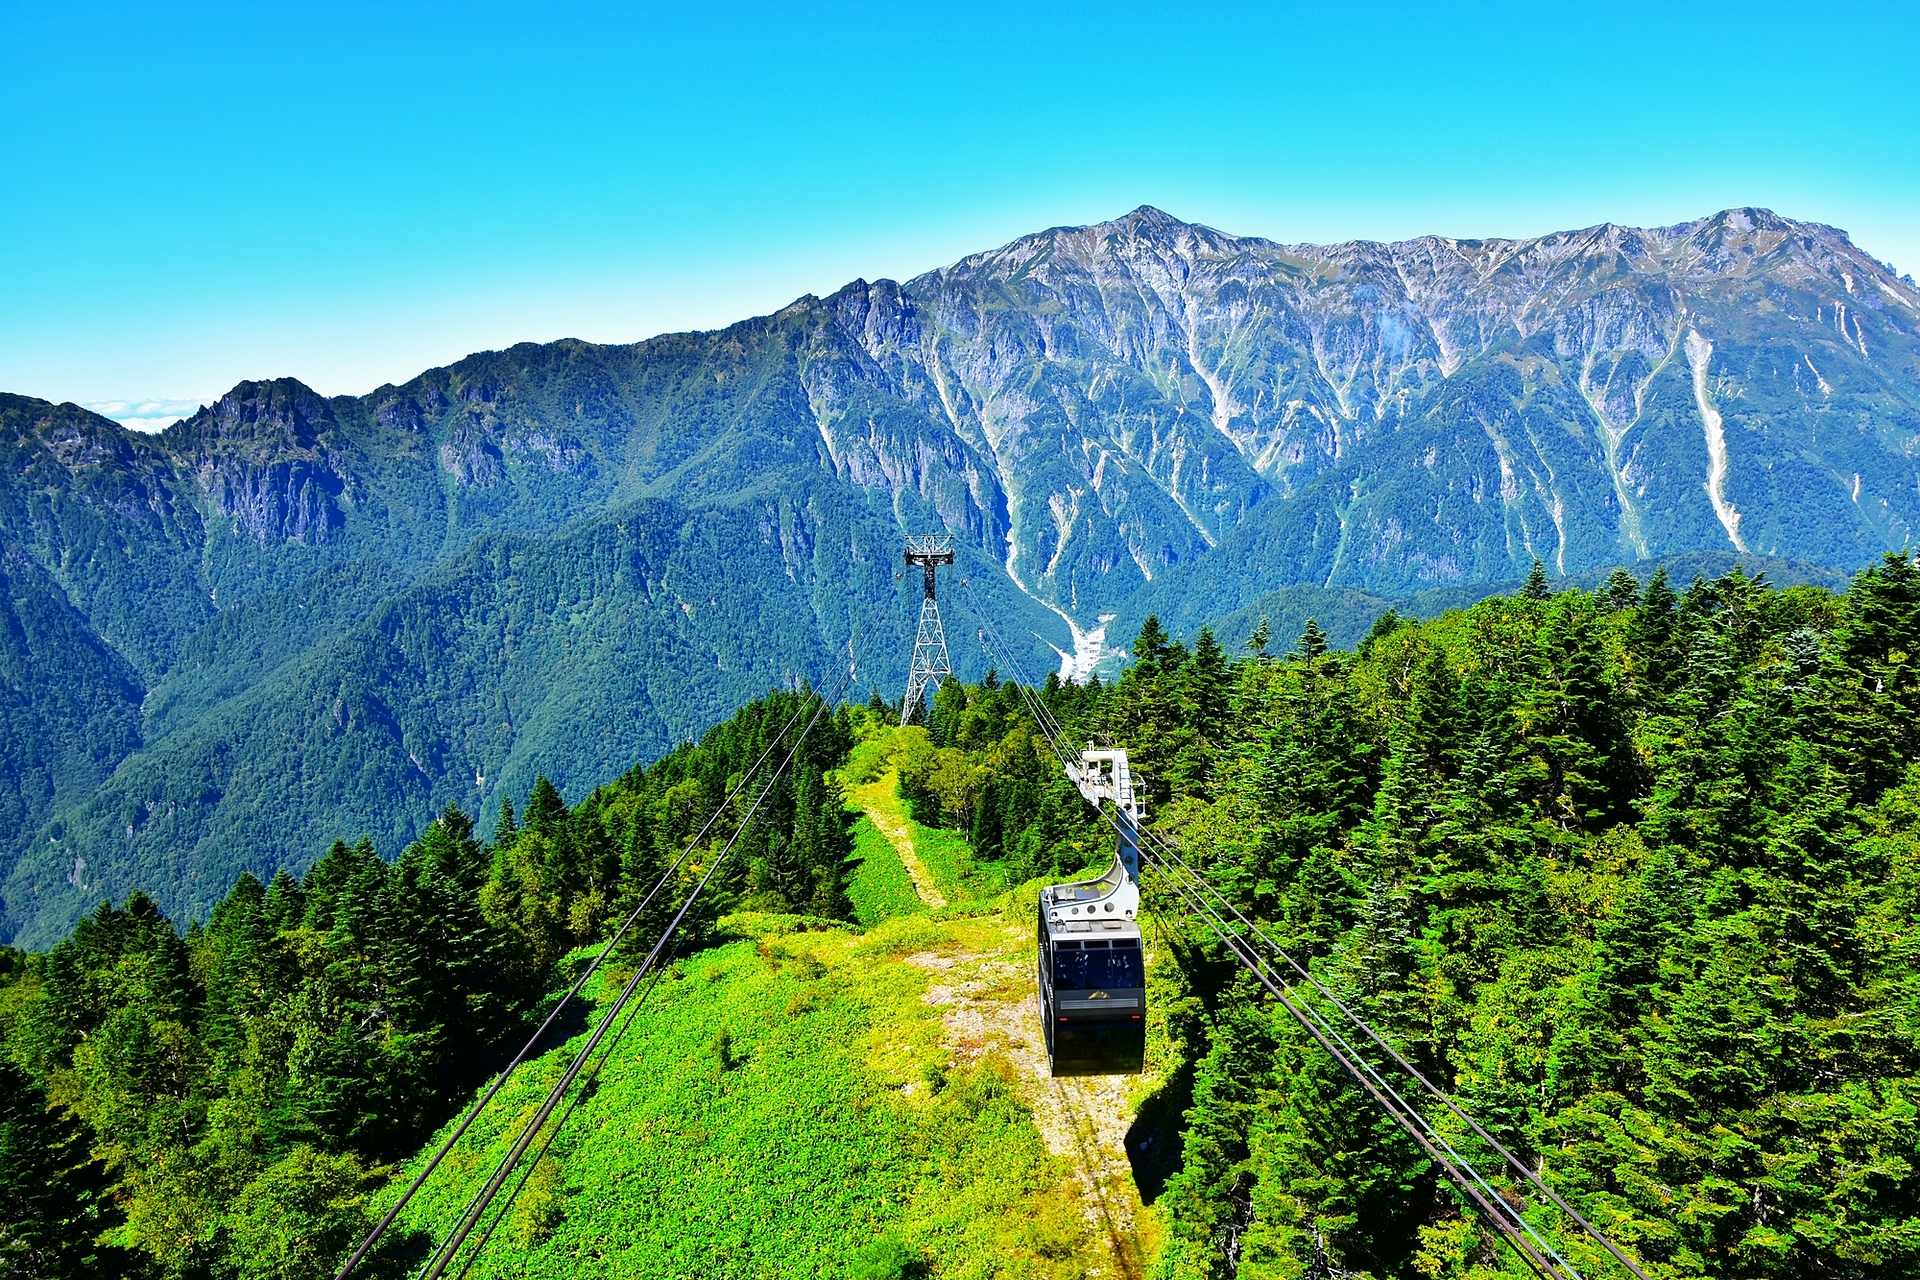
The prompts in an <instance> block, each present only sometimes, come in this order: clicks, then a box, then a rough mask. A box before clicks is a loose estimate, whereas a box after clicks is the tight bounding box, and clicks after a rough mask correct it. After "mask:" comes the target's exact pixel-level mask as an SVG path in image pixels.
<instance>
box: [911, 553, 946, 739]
mask: <svg viewBox="0 0 1920 1280" xmlns="http://www.w3.org/2000/svg"><path fill="white" fill-rule="evenodd" d="M907 563H908V564H917V565H919V566H920V567H921V569H923V570H924V571H925V572H926V598H925V599H924V600H922V601H921V602H920V633H919V635H917V636H916V637H915V638H914V641H913V666H912V668H911V672H912V673H911V674H910V675H909V676H908V677H907V696H906V697H905V698H904V699H903V700H902V701H901V703H900V723H901V724H912V723H913V719H914V713H915V712H917V711H919V710H920V704H921V701H922V700H923V699H924V700H926V701H927V702H928V703H929V704H931V703H932V700H933V695H934V694H935V693H936V692H938V690H939V688H940V682H941V681H942V680H944V679H946V678H947V677H948V676H950V675H952V674H953V662H952V660H951V659H950V658H948V657H947V631H946V628H945V627H943V626H941V625H940V606H939V604H938V603H937V602H936V601H935V600H934V594H933V569H934V566H935V565H941V564H952V563H953V535H952V534H949V533H910V534H908V535H907ZM927 714H928V715H929V716H931V715H932V714H933V708H932V706H931V705H929V706H928V708H927Z"/></svg>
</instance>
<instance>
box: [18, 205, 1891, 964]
mask: <svg viewBox="0 0 1920 1280" xmlns="http://www.w3.org/2000/svg"><path fill="white" fill-rule="evenodd" d="M1917 446H1920V290H1916V288H1915V287H1914V285H1913V283H1912V281H1911V280H1910V279H1908V278H1906V277H1901V276H1898V275H1896V274H1895V273H1894V271H1893V270H1892V268H1890V267H1888V266H1886V265H1885V264H1882V263H1880V262H1878V261H1876V260H1875V259H1874V258H1872V257H1871V256H1870V255H1868V254H1866V253H1864V252H1862V251H1861V250H1860V249H1858V248H1856V247H1855V246H1854V245H1853V244H1852V243H1851V242H1850V241H1849V240H1848V239H1847V237H1846V235H1845V234H1844V233H1842V232H1840V231H1838V230H1835V229H1833V228H1830V227H1825V226H1821V225H1817V224H1813V223H1804V222H1795V221H1791V220H1789V219H1785V218H1781V217H1779V216H1777V215H1775V214H1773V213H1770V212H1768V211H1765V210H1760V209H1738V210H1729V211H1726V212H1723V213H1720V214H1717V215H1714V216H1713V217H1709V218H1703V219H1700V220H1698V221H1696V222H1690V223H1685V224H1682V225H1679V226H1674V227H1665V228H1656V229H1632V228H1625V227H1617V226H1612V225H1602V226H1598V227H1592V228H1588V229H1586V230H1582V231H1575V232H1565V233H1561V234H1557V235H1551V236H1545V237H1541V238H1538V239H1530V240H1457V239H1450V238H1445V237H1435V236H1429V237H1423V238H1421V239H1417V240H1410V241H1405V242H1400V243H1395V244H1378V243H1371V242H1352V243H1347V244H1341V245H1332V246H1311V245H1282V244H1278V243H1274V242H1271V241H1267V240H1261V239H1253V238H1243V237H1236V236H1231V235H1227V234H1224V233H1222V232H1218V231H1214V230H1212V229H1209V228H1206V227H1201V226H1196V225H1192V224H1189V223H1184V222H1181V221H1179V220H1177V219H1175V218H1172V217H1170V216H1168V215H1167V214H1164V213H1162V212H1160V211H1158V210H1155V209H1151V208H1141V209H1138V210H1135V211H1134V212H1133V213H1131V214H1128V215H1127V216H1126V217H1124V218H1121V219H1118V220H1116V221H1114V222H1109V223H1102V224H1100V225H1097V226H1091V227H1078V228H1057V229H1054V230H1051V231H1047V232H1043V233H1040V234H1038V235H1032V236H1027V237H1023V238H1021V239H1019V240H1016V241H1014V242H1013V243H1012V244H1009V245H1007V246H1005V247H1003V248H1000V249H997V250H994V251H992V252H988V253H982V254H978V255H975V256H973V257H969V258H967V259H964V260H963V261H961V262H958V263H955V264H954V265H952V266H949V267H946V268H942V269H940V270H937V271H933V272H930V273H928V274H926V275H923V276H920V277H918V278H916V279H914V280H911V281H908V282H906V283H904V284H901V283H895V282H892V281H886V280H881V281H874V282H867V281H856V282H854V283H852V284H850V285H848V286H846V287H845V288H843V289H841V290H840V291H839V292H837V293H835V294H833V295H832V296H830V297H827V298H816V297H812V296H808V297H804V298H801V299H799V300H797V301H795V302H794V303H792V304H791V305H789V306H788V307H786V308H784V309H783V310H781V311H779V312H777V313H775V314H773V315H770V316H764V317H759V318H756V319H751V320H745V321H742V322H741V323H739V324H736V325H733V326H731V327H729V328H727V329H723V330H719V331H715V332H710V333H693V334H673V335H666V336H662V337H658V338H654V339H650V340H648V341H645V342H640V343H635V344H632V345H626V346H602V345H595V344H590V343H584V342H577V341H563V342H555V343H548V344H541V345H536V344H530V343H529V344H522V345H520V346H516V347H513V348H511V349H509V350H506V351H497V352H485V353H480V354H477V355H473V356H470V357H468V358H467V359H465V360H462V361H460V362H458V363H456V364H453V365H450V366H447V367H445V368H441V369H434V370H430V371H428V372H426V373H423V374H421V375H420V376H419V377H417V378H415V379H413V380H412V381H410V382H408V383H406V384H405V385H404V386H383V387H381V388H379V389H377V390H375V391H373V392H372V393H370V394H368V395H365V396H337V397H325V396H321V395H319V394H317V393H315V392H314V391H312V390H311V389H309V388H307V387H306V386H304V385H302V384H301V383H299V382H298V381H295V380H293V379H291V378H282V379H277V380H272V381H264V382H246V383H242V384H240V385H239V386H237V387H235V388H234V389H233V390H232V391H230V392H229V393H228V394H227V395H225V396H224V397H222V398H221V399H220V400H219V401H218V402H217V403H215V404H213V405H210V406H207V407H205V408H203V409H201V410H200V412H199V413H197V414H195V415H193V416H192V417H190V418H188V419H185V420H183V421H181V422H178V423H176V424H174V425H173V426H172V427H169V428H168V429H167V430H166V431H165V432H164V433H162V434H160V435H158V436H147V435H141V434H136V433H133V432H130V431H127V430H126V429H124V428H122V427H120V426H118V425H117V424H115V423H113V422H110V421H108V420H106V419H104V418H101V417H99V416H97V415H94V414H91V413H89V412H88V411H86V410H84V409H81V408H79V407H78V406H76V405H72V404H61V405H54V404H50V403H48V402H46V401H42V400H35V399H30V398H27V397H23V396H0V731H3V732H0V899H3V900H4V915H3V916H0V936H4V937H8V938H11V939H12V940H13V941H14V942H15V943H17V944H19V945H26V946H38V945H45V944H46V943H48V942H50V941H52V940H53V939H55V938H57V937H59V936H61V934H63V933H64V931H65V929H66V927H67V925H68V924H69V923H70V922H71V921H72V920H73V918H74V917H75V916H76V915H77V913H78V912H80V911H81V910H83V909H85V908H86V907H87V906H89V905H91V904H92V903H94V902H97V901H99V900H100V899H101V898H103V897H108V896H111V897H115V898H118V897H120V896H122V895H123V894H124V893H125V892H127V891H128V890H130V889H131V888H134V887H136V886H139V887H145V888H148V889H150V890H152V891H153V892H155V893H156V895H157V896H158V897H159V898H160V900H161V902H162V903H163V905H164V906H165V907H166V908H167V909H168V910H169V911H170V912H171V913H173V914H175V915H176V916H177V917H183V918H186V917H195V916H198V915H200V914H202V913H204V912H205V911H206V910H207V909H208V907H209V906H210V904H211V903H212V902H213V901H215V900H217V899H218V898H219V897H220V896H221V895H222V894H224V892H225V891H226V888H227V886H228V885H229V884H230V883H231V881H232V878H233V876H234V875H235V874H237V873H238V872H239V871H240V870H242V869H248V870H252V871H254V872H255V873H256V874H259V875H261V876H263V878H264V877H265V876H268V875H270V874H271V873H272V871H273V870H274V869H275V868H277V867H280V866H287V867H289V868H290V869H293V870H299V869H301V868H303V867H304V866H306V865H307V864H308V863H310V862H311V861H312V860H313V859H314V858H316V857H317V856H318V855H319V854H320V852H321V851H322V850H323V849H324V848H325V846H326V844H327V843H328V842H330V841H331V840H332V839H333V838H335V837H337V836H344V837H347V838H349V839H352V838H354V837H356V836H358V835H360V834H362V833H365V834H369V835H371V836H372V837H373V838H374V840H375V842H376V844H377V845H378V847H379V848H380V849H381V850H382V851H383V852H387V853H392V852H394V851H395V850H396V849H397V848H398V847H399V846H400V845H401V844H402V843H404V842H405V841H406V840H408V839H409V838H411V836H412V834H413V833H414V832H416V831H417V830H419V829H420V828H421V827H422V826H423V825H424V824H425V823H426V822H427V821H428V820H429V819H430V818H431V816H432V815H433V814H434V813H435V812H437V811H438V810H439V809H440V808H441V807H443V806H444V805H446V804H449V803H457V804H459V805H461V806H463V807H465V808H467V809H468V810H470V811H474V812H488V813H491V812H492V811H495V810H497V809H498V807H499V805H500V802H501V800H502V799H503V798H506V797H518V796H524V795H525V794H526V791H527V789H528V787H529V786H530V785H531V783H532V780H533V778H534V777H535V776H536V775H538V774H546V775H548V776H550V777H552V778H553V779H554V781H555V782H556V783H557V784H559V785H560V786H561V787H562V788H563V790H565V791H567V793H568V794H569V795H574V796H577V795H579V794H580V793H582V792H584V791H585V790H588V789H590V788H592V787H593V786H595V785H597V784H599V783H601V782H604V781H607V780H608V779H610V778H612V777H614V776H616V775H617V774H619V773H620V772H621V771H623V770H624V769H625V768H627V767H628V766H629V765H631V764H633V763H634V762H636V761H640V760H645V759H649V758H651V757H653V756H655V755H657V754H659V753H660V752H661V751H663V750H664V749H665V748H666V747H667V746H669V745H671V744H672V743H673V742H675V741H678V740H681V739H684V738H687V737H689V736H691V735H693V734H695V733H697V732H699V731H700V730H701V729H703V728H704V727H706V726H707V725H709V724H711V723H713V722H715V721H716V720H718V719H720V718H722V717H723V716H724V715H725V714H726V713H727V712H728V711H729V710H730V709H731V708H732V707H733V706H735V705H737V704H738V703H740V702H741V701H743V700H745V699H746V698H748V697H751V696H753V695H754V694H757V693H759V692H763V691H764V690H765V689H766V688H768V687H769V686H778V685H789V684H794V683H797V682H799V681H802V680H813V681H815V682H818V681H819V680H821V679H823V678H825V677H826V676H828V675H829V673H830V672H831V671H832V670H834V669H835V668H836V666H837V665H838V664H839V663H841V662H842V661H844V660H845V656H846V655H847V654H848V653H849V652H850V650H849V643H850V642H852V644H853V648H852V650H851V653H852V656H853V658H854V660H855V661H856V664H857V668H858V672H859V677H858V678H859V682H860V685H861V688H862V689H863V690H864V689H865V688H866V687H867V686H868V685H869V684H871V685H875V686H877V687H879V688H881V689H882V690H883V691H886V692H887V693H888V694H889V695H890V696H897V695H898V692H899V688H898V686H899V685H900V684H901V683H902V682H903V678H904V674H905V665H906V663H905V659H906V653H907V650H908V648H909V645H910V640H911V636H910V633H909V629H910V627H911V624H912V622H913V620H914V614H915V607H916V606H915V603H914V599H913V596H914V595H915V594H916V593H917V589H918V584H917V582H915V581H913V580H911V579H907V578H903V577H901V576H899V575H900V570H901V565H900V564H899V541H900V536H901V534H902V533H903V532H907V531H916V532H917V531H927V530H933V529H941V528H944V529H946V530H948V531H951V532H952V533H953V534H954V535H955V536H956V540H957V542H958V544H959V547H960V563H959V564H958V565H957V566H956V568H955V577H956V579H965V580H966V582H967V587H966V589H965V590H961V591H955V590H952V589H951V588H950V587H949V588H947V589H945V590H944V593H943V607H944V609H945V610H946V612H947V615H948V619H949V631H950V638H951V640H952V647H953V652H954V658H955V662H956V665H957V666H959V667H960V669H961V672H962V674H963V675H978V674H979V672H980V671H982V670H984V668H985V666H986V661H985V658H984V656H983V651H982V649H981V646H979V645H978V644H976V643H975V642H974V637H975V634H976V633H977V632H978V631H979V630H980V629H981V628H982V627H984V626H986V625H987V624H988V623H989V622H991V623H992V625H994V626H995V627H996V628H997V629H998V630H1000V631H1001V632H1002V633H1003V634H1005V635H1007V636H1008V637H1009V638H1010V639H1013V640H1014V641H1015V643H1016V647H1017V648H1018V649H1019V651H1020V652H1021V653H1022V654H1024V655H1026V656H1025V658H1024V659H1023V661H1026V662H1028V663H1029V665H1030V667H1031V671H1032V672H1037V671H1039V670H1042V669H1046V668H1050V667H1053V666H1059V667H1062V668H1063V669H1065V670H1067V671H1069V672H1071V673H1077V674H1084V673H1086V672H1088V671H1091V670H1092V669H1094V667H1095V666H1096V665H1097V664H1099V663H1102V662H1105V663H1107V664H1109V665H1111V664H1112V662H1114V661H1115V656H1114V655H1115V652H1116V649H1117V647H1119V646H1120V645H1122V644H1123V643H1124V641H1125V640H1126V639H1127V638H1129V637H1130V636H1131V635H1132V634H1133V631H1134V630H1135V629H1137V627H1138V625H1139V623H1140V621H1141V620H1142V619H1144V617H1145V616H1146V614H1147V613H1148V612H1157V613H1159V614H1160V615H1161V616H1162V617H1163V618H1166V619H1168V620H1170V622H1171V624H1172V625H1173V628H1174V629H1175V631H1176V632H1177V633H1181V634H1186V633H1190V632H1191V631H1193V630H1195V629H1197V627H1198V626H1199V625H1200V624H1201V623H1203V622H1207V621H1224V622H1226V623H1228V624H1230V629H1239V630H1245V629H1250V622H1249V619H1251V618H1252V617H1253V616H1254V613H1255V612H1264V613H1266V614H1270V615H1271V616H1272V617H1273V618H1274V619H1275V623H1276V625H1275V630H1276V633H1278V632H1279V620H1280V619H1281V618H1282V617H1286V618H1289V619H1290V618H1291V614H1290V613H1289V610H1290V609H1291V610H1293V611H1295V612H1298V611H1299V610H1301V609H1306V608H1312V609H1315V610H1321V611H1325V610H1326V609H1345V610H1346V611H1347V613H1349V614H1351V615H1352V617H1351V618H1350V619H1348V621H1349V623H1350V625H1349V627H1348V630H1349V631H1351V630H1352V625H1362V626H1363V625H1364V623H1365V621H1366V620H1367V619H1368V618H1369V617H1370V614H1371V612H1373V611H1377V609H1379V608H1383V607H1385V606H1386V604H1387V603H1389V602H1395V601H1399V602H1409V603H1408V604H1407V607H1409V608H1412V609H1414V610H1416V611H1418V610H1420V609H1422V608H1437V607H1440V606H1441V605H1443V604H1445V603H1457V602H1460V601H1464V600H1469V599H1471V598H1473V596H1474V595H1475V594H1476V593H1485V592H1487V591H1490V590H1494V589H1498V587H1499V586H1500V585H1501V584H1505V583H1510V582H1513V581H1517V580H1518V579H1520V578H1523V577H1524V576H1525V575H1526V573H1527V571H1528V570H1529V569H1530V568H1531V566H1532V564H1533V562H1534V561H1535V560H1536V559H1538V560H1540V561H1542V562H1543V563H1544V564H1545V565H1546V567H1547V569H1548V572H1549V573H1550V574H1553V575H1555V576H1556V577H1561V578H1566V579H1569V580H1577V581H1590V580H1591V576H1592V575H1593V574H1594V573H1595V572H1596V571H1600V570H1604V569H1606V568H1608V567H1610V566H1613V565H1617V564H1622V563H1626V564H1633V563H1640V564H1642V565H1643V567H1650V566H1651V565H1653V564H1656V563H1664V562H1669V561H1672V562H1674V563H1676V564H1688V565H1704V564H1708V563H1713V564H1722V563H1732V562H1733V561H1735V560H1739V561H1742V562H1744V563H1747V564H1748V565H1749V567H1750V568H1751V567H1757V566H1762V565H1765V566H1771V567H1772V568H1773V570H1774V572H1775V576H1776V577H1778V576H1781V575H1783V574H1784V575H1787V576H1795V575H1797V576H1798V577H1799V578H1800V579H1801V580H1808V581H1823V582H1827V583H1829V584H1837V583H1839V582H1841V581H1842V580H1843V577H1844V574H1845V573H1847V572H1849V571H1851V570H1853V569H1855V568H1857V567H1859V566H1860V565H1862V564H1864V563H1866V562H1867V561H1869V560H1871V559H1872V558H1874V557H1875V556H1877V555H1878V554H1879V553H1880V552H1881V551H1883V550H1888V549H1900V548H1906V547H1908V546H1909V545H1910V543H1911V541H1912V530H1913V527H1914V523H1915V521H1916V519H1917V518H1920V467H1916V463H1915V452H1916V447H1917ZM1676 557H1678V558H1681V559H1679V560H1675V558H1676ZM1423 601H1424V602H1425V604H1424V605H1423V604H1422V603H1421V602H1423ZM1323 602H1324V603H1323ZM976 608H978V609H979V610H982V611H984V613H985V614H986V615H987V616H986V617H982V616H979V615H978V614H976V612H975V610H976ZM1356 619H1357V620H1358V621H1357V623H1355V621H1354V620H1356ZM1285 638H1286V637H1285V635H1281V641H1282V643H1283V644H1284V641H1285ZM1030 673H1031V672H1030Z"/></svg>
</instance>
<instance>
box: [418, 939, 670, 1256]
mask: <svg viewBox="0 0 1920 1280" xmlns="http://www.w3.org/2000/svg"><path fill="white" fill-rule="evenodd" d="M662 972H664V970H662V969H658V968H656V969H655V970H654V971H653V974H652V976H650V977H649V978H648V979H647V985H646V986H645V987H644V988H642V990H641V992H640V996H639V998H638V999H636V1000H635V1001H634V1002H633V1007H632V1008H630V1009H628V1010H627V1020H626V1021H625V1022H623V1023H621V1024H620V1029H619V1030H618V1031H616V1032H614V1033H613V1039H611V1040H609V1041H608V1042H607V1045H606V1047H605V1048H604V1049H602V1050H601V1052H600V1061H598V1062H596V1063H595V1064H594V1065H593V1066H592V1067H591V1068H590V1069H589V1070H588V1072H587V1082H586V1084H584V1085H582V1086H581V1088H580V1091H579V1092H578V1093H576V1094H574V1095H573V1101H571V1102H569V1103H568V1104H567V1109H566V1110H565V1111H563V1112H561V1113H560V1118H559V1119H558V1120H556V1121H555V1122H554V1123H553V1125H552V1126H551V1127H550V1128H549V1129H548V1130H547V1137H546V1141H544V1142H542V1143H541V1144H540V1150H539V1151H537V1152H535V1153H534V1157H533V1159H532V1160H529V1161H527V1162H526V1163H527V1167H526V1170H525V1172H523V1173H521V1175H520V1181H519V1182H517V1183H515V1184H514V1187H513V1190H512V1191H510V1192H508V1193H507V1197H506V1199H505V1200H503V1201H501V1203H500V1208H499V1210H498V1211H497V1212H495V1213H494V1215H493V1220H492V1221H490V1222H488V1223H487V1228H486V1230H484V1231H482V1232H481V1233H480V1239H479V1240H478V1242H476V1243H475V1244H474V1246H473V1248H472V1249H470V1250H468V1251H467V1260H466V1261H465V1262H463V1263H461V1264H460V1271H459V1274H458V1275H456V1276H455V1277H454V1280H466V1277H467V1273H468V1272H469V1271H471V1270H473V1264H474V1263H475V1262H477V1261H479V1260H480V1255H481V1253H483V1252H484V1251H485V1250H486V1247H487V1241H489V1240H491V1239H492V1238H493V1233H494V1230H495V1229H496V1228H497V1227H499V1225H500V1222H501V1220H502V1219H504V1218H505V1217H506V1216H507V1214H509V1213H510V1212H512V1211H513V1205H514V1202H515V1201H516V1200H518V1199H519V1198H520V1193H521V1192H522V1191H524V1190H525V1189H526V1186H527V1181H528V1180H529V1179H530V1178H532V1177H533V1173H534V1170H536V1169H538V1168H539V1167H540V1162H541V1161H542V1160H545V1159H546V1158H547V1152H548V1151H550V1150H552V1149H553V1141H554V1139H555V1138H558V1137H559V1136H560V1131H561V1130H562V1129H564V1128H566V1127H567V1121H569V1120H571V1119H572V1118H573V1113H574V1111H575V1110H577V1109H578V1108H579V1106H580V1104H581V1103H582V1102H584V1101H586V1100H587V1098H588V1097H589V1096H590V1095H591V1094H592V1093H593V1089H594V1086H595V1085H596V1084H597V1083H598V1082H599V1079H600V1073H601V1071H603V1070H605V1069H606V1065H607V1061H608V1060H609V1059H610V1058H612V1057H613V1055H614V1051H615V1050H617V1049H618V1048H619V1047H620V1042H621V1041H622V1040H624V1039H626V1037H627V1031H628V1030H629V1029H630V1028H631V1027H632V1026H633V1022H634V1019H635V1018H637V1017H639V1016H640V1008H641V1006H642V1005H644V1004H646V1002H647V997H648V996H649V995H651V994H652V993H653V988H654V987H655V986H657V985H658V984H659V979H660V974H661V973H662Z"/></svg>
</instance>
